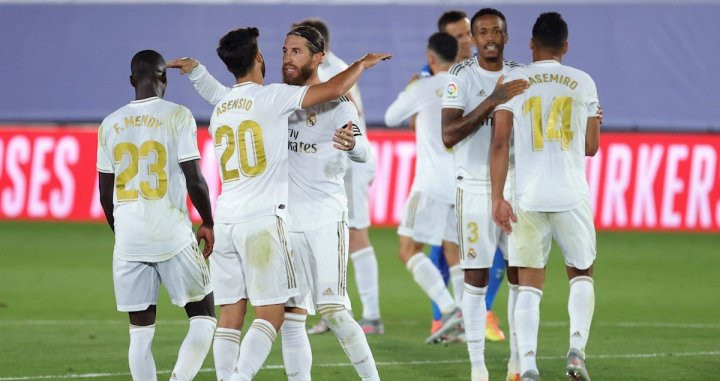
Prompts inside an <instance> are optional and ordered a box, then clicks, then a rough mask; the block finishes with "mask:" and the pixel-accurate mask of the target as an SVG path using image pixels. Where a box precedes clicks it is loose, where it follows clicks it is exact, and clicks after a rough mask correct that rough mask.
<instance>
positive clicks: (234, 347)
mask: <svg viewBox="0 0 720 381" xmlns="http://www.w3.org/2000/svg"><path fill="white" fill-rule="evenodd" d="M240 335H241V331H240V330H239V329H232V328H222V327H221V328H218V329H217V330H216V331H215V341H214V342H213V359H214V360H215V375H216V376H217V379H218V381H230V377H232V371H233V368H235V364H237V360H238V354H239V353H240Z"/></svg>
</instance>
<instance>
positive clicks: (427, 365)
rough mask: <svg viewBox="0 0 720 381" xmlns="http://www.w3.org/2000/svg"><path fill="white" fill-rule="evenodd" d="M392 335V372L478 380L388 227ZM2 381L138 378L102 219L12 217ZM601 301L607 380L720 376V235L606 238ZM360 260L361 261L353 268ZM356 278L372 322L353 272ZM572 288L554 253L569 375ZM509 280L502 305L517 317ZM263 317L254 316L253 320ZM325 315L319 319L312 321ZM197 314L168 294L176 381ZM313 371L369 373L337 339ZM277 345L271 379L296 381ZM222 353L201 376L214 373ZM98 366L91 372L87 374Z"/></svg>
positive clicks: (317, 356)
mask: <svg viewBox="0 0 720 381" xmlns="http://www.w3.org/2000/svg"><path fill="white" fill-rule="evenodd" d="M371 239H372V241H373V244H374V245H375V250H376V253H377V256H378V261H379V264H380V288H381V298H380V300H381V310H382V315H383V319H384V322H385V326H386V334H385V335H384V336H380V337H374V336H373V337H369V338H368V341H369V342H370V346H371V348H372V350H373V353H374V356H375V360H376V361H377V362H378V364H379V367H378V368H379V371H380V375H381V377H382V378H383V379H385V380H450V379H453V380H460V379H469V374H470V373H469V372H470V369H469V367H470V365H469V363H468V361H467V351H466V347H465V345H464V344H451V345H447V346H444V345H435V346H430V345H425V344H423V341H424V339H425V337H426V336H427V335H428V333H429V323H430V316H431V315H430V305H429V301H428V300H427V299H426V297H425V296H424V294H422V292H421V291H420V289H419V288H418V287H417V286H416V285H415V283H414V282H413V281H412V277H411V276H410V274H408V272H407V271H406V270H405V268H404V266H402V264H401V263H400V262H399V260H398V259H397V257H396V255H395V251H396V244H397V239H396V236H395V233H394V230H392V229H374V230H372V232H371ZM0 242H2V249H1V250H0V344H1V345H0V380H8V379H28V380H32V379H39V378H37V377H38V376H52V377H51V378H50V379H53V378H63V379H80V378H81V375H85V376H84V378H85V379H88V378H89V379H102V380H127V379H129V374H128V372H129V371H128V366H127V344H128V333H127V327H128V324H127V316H126V314H123V313H120V312H117V311H115V301H114V295H113V287H112V277H111V257H112V254H111V253H112V242H113V237H112V234H111V232H110V230H109V229H108V228H107V227H106V226H104V225H100V224H51V223H27V222H1V223H0ZM598 248H599V255H598V258H599V259H598V261H597V263H596V277H595V278H596V283H595V285H596V299H597V304H596V309H595V318H594V322H593V327H592V330H591V335H590V342H589V345H588V348H587V351H588V365H589V369H590V372H591V375H592V376H593V379H595V380H658V379H662V380H710V379H718V375H717V369H718V368H719V367H720V303H719V302H720V299H719V298H718V293H717V288H718V285H720V284H719V283H718V280H717V279H718V278H717V277H718V268H720V235H718V234H680V233H619V232H613V233H609V232H603V233H600V234H599V235H598ZM350 267H351V268H352V266H350ZM348 277H349V280H348V285H349V288H350V293H351V295H352V296H353V302H354V306H355V307H356V311H355V315H356V317H359V314H360V312H361V311H360V304H359V301H358V299H357V297H356V296H357V293H356V290H355V284H354V280H353V274H352V270H350V273H349V274H348ZM567 293H568V283H567V280H566V276H565V273H564V266H563V262H562V258H561V255H560V253H559V252H558V251H557V249H556V248H554V249H553V253H552V255H551V260H550V263H549V265H548V281H547V285H546V289H545V294H544V297H543V301H542V305H541V314H542V315H541V324H542V325H541V329H540V339H539V348H538V352H539V356H540V360H539V367H540V371H541V374H542V376H543V380H563V379H565V377H564V357H565V353H566V351H567V340H568V326H567ZM506 305H507V287H505V286H503V287H502V288H501V291H500V294H499V295H498V297H497V299H496V303H495V306H494V311H495V312H496V313H497V315H498V316H499V317H500V318H501V319H502V321H503V323H502V326H503V328H504V329H506V328H507V323H505V317H506ZM250 319H251V317H248V319H247V320H246V324H245V327H247V326H249V321H250ZM315 321H316V319H315V318H311V319H310V320H309V324H308V325H310V324H312V323H314V322H315ZM186 329H187V323H186V319H185V315H184V311H183V310H182V309H180V308H177V307H175V306H173V305H171V304H170V302H169V300H168V298H167V295H166V294H165V292H164V291H162V293H161V298H160V302H159V306H158V322H157V331H156V334H155V340H154V345H153V352H154V356H155V361H156V364H157V368H158V371H165V373H161V374H159V376H158V378H159V379H167V378H169V374H168V372H169V370H171V369H172V366H173V364H174V360H175V358H176V355H177V350H178V348H179V346H180V343H181V341H182V339H183V337H184V335H185V332H186ZM311 344H312V348H313V357H314V358H313V362H314V364H315V366H314V368H313V379H315V380H334V381H335V380H346V379H356V376H355V373H354V370H353V368H352V367H350V366H349V364H348V362H347V359H346V357H345V355H344V353H343V352H342V350H341V349H340V346H339V344H338V342H337V340H336V339H335V337H334V336H333V335H332V334H326V335H322V336H311ZM506 358H507V342H503V343H487V344H486V361H487V364H488V368H489V370H490V374H491V380H502V379H504V375H505V364H506ZM281 364H282V355H281V352H280V342H279V340H278V342H276V344H275V346H274V348H273V351H272V353H271V355H270V357H269V358H268V360H267V361H266V366H270V367H269V368H268V369H264V370H263V371H261V372H260V374H259V375H258V376H257V377H256V379H257V380H280V379H285V375H284V373H283V370H282V367H281ZM211 368H212V354H211V353H210V354H209V355H208V357H207V359H206V361H205V365H204V370H203V371H202V372H201V373H200V374H199V375H198V377H197V379H198V380H213V379H214V371H213V370H211ZM90 373H93V374H98V375H97V376H92V377H89V376H87V374H90Z"/></svg>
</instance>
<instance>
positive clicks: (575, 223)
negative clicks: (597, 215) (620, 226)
mask: <svg viewBox="0 0 720 381" xmlns="http://www.w3.org/2000/svg"><path fill="white" fill-rule="evenodd" d="M550 219H551V221H552V227H553V236H554V238H555V241H556V242H557V243H558V245H559V246H560V249H562V252H563V255H564V256H565V264H566V265H568V266H570V267H575V268H578V269H581V270H584V269H587V268H589V267H590V266H591V265H592V264H593V262H595V256H596V254H597V246H596V239H595V224H594V222H593V216H592V211H591V210H590V206H589V205H588V203H587V202H584V203H583V204H581V205H580V206H578V207H577V208H575V209H573V210H569V211H567V212H558V213H553V214H552V215H551V217H550Z"/></svg>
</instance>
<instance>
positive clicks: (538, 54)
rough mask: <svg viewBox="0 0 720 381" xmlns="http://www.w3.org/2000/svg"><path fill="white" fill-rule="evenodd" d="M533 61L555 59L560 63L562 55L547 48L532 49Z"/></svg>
mask: <svg viewBox="0 0 720 381" xmlns="http://www.w3.org/2000/svg"><path fill="white" fill-rule="evenodd" d="M532 56H533V62H537V61H557V62H560V63H562V58H563V56H562V55H558V54H557V53H556V52H551V51H547V50H533V52H532Z"/></svg>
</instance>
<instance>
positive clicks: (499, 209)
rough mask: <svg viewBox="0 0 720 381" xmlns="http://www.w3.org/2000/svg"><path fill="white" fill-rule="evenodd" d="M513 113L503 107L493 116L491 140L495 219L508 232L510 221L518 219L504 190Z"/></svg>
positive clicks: (491, 181) (491, 172) (510, 230)
mask: <svg viewBox="0 0 720 381" xmlns="http://www.w3.org/2000/svg"><path fill="white" fill-rule="evenodd" d="M512 126H513V113H512V112H511V111H509V110H505V109H501V110H497V111H496V112H495V116H494V118H493V134H492V141H491V142H490V186H491V188H492V213H493V220H494V221H495V223H496V224H497V225H498V226H500V228H502V229H503V230H504V231H505V232H506V233H508V234H509V233H510V232H512V227H511V226H510V221H511V220H512V221H513V222H515V221H517V218H516V217H515V214H514V213H513V210H512V206H511V205H510V203H509V202H508V201H507V200H505V198H504V196H503V190H504V189H505V180H506V178H507V172H508V166H509V164H510V134H511V133H512Z"/></svg>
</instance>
